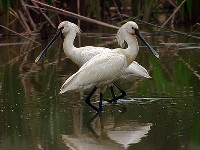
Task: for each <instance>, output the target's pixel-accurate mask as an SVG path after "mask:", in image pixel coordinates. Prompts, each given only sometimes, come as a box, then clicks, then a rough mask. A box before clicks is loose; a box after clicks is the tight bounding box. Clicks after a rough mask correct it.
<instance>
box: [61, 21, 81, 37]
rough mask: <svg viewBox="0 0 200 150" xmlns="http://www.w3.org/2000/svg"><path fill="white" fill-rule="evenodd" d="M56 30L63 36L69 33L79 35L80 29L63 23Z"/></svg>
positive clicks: (70, 23)
mask: <svg viewBox="0 0 200 150" xmlns="http://www.w3.org/2000/svg"><path fill="white" fill-rule="evenodd" d="M58 30H60V31H61V32H62V33H63V34H64V35H67V34H68V32H69V31H74V32H75V33H80V32H81V30H80V28H79V27H78V26H77V25H76V24H74V23H72V22H69V21H63V22H61V23H60V24H59V26H58Z"/></svg>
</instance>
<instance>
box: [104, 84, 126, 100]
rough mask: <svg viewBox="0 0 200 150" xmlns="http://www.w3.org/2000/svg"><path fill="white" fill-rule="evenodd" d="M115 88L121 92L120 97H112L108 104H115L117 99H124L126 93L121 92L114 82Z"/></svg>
mask: <svg viewBox="0 0 200 150" xmlns="http://www.w3.org/2000/svg"><path fill="white" fill-rule="evenodd" d="M113 84H114V85H115V87H116V88H117V89H118V90H119V91H120V92H121V95H119V96H115V97H113V99H111V100H109V101H108V102H109V103H116V102H117V100H118V99H120V98H124V97H125V96H126V91H125V90H123V89H122V88H121V87H120V86H119V85H118V84H117V83H116V82H113Z"/></svg>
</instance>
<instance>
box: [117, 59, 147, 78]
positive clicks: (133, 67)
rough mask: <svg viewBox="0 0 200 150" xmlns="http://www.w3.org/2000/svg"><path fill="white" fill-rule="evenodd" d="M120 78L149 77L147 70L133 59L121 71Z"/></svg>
mask: <svg viewBox="0 0 200 150" xmlns="http://www.w3.org/2000/svg"><path fill="white" fill-rule="evenodd" d="M121 77H122V78H125V79H127V78H129V77H145V78H151V77H150V75H149V73H148V71H147V70H146V69H145V68H144V67H142V66H141V65H140V64H138V63H137V62H136V61H133V62H132V63H131V64H130V65H129V66H128V67H127V68H126V69H125V72H123V74H122V76H121Z"/></svg>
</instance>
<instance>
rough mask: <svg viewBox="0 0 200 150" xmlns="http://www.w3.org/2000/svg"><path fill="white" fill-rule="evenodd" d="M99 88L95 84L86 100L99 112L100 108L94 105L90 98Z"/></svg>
mask: <svg viewBox="0 0 200 150" xmlns="http://www.w3.org/2000/svg"><path fill="white" fill-rule="evenodd" d="M96 90H97V87H96V86H95V87H94V88H93V89H92V91H91V92H90V94H89V95H88V96H87V97H86V99H85V102H86V103H87V104H88V105H89V106H90V107H92V108H93V109H94V110H96V111H97V112H99V109H98V108H97V107H95V106H94V105H92V104H91V102H90V99H91V97H92V95H93V94H94V93H95V91H96Z"/></svg>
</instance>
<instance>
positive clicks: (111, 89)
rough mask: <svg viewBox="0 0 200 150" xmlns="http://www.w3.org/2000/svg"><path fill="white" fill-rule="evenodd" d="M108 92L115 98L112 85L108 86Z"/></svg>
mask: <svg viewBox="0 0 200 150" xmlns="http://www.w3.org/2000/svg"><path fill="white" fill-rule="evenodd" d="M110 92H111V94H112V98H115V92H114V89H113V86H112V85H111V86H110Z"/></svg>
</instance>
